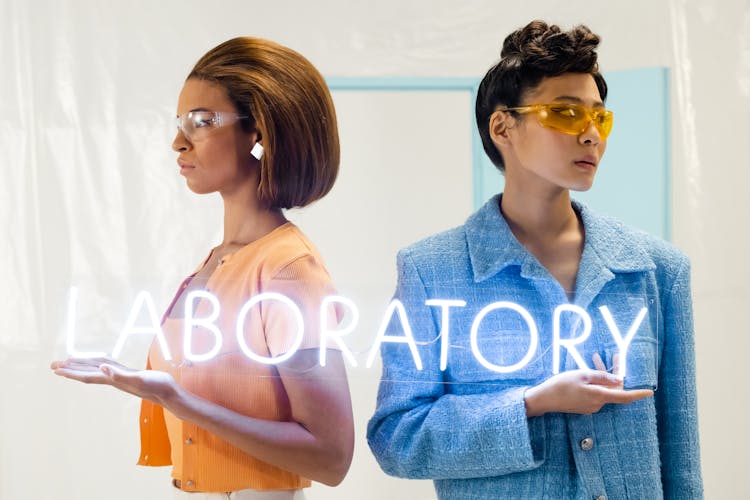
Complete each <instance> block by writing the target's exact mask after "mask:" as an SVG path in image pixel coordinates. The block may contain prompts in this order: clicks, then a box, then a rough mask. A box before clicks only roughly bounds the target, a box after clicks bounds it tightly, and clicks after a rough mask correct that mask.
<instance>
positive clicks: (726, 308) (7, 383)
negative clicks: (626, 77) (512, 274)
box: [0, 0, 750, 500]
mask: <svg viewBox="0 0 750 500" xmlns="http://www.w3.org/2000/svg"><path fill="white" fill-rule="evenodd" d="M217 5H218V6H217ZM533 18H543V19H547V20H549V21H554V22H556V23H558V24H561V25H563V26H565V27H570V26H571V25H573V24H576V23H579V22H583V23H586V24H588V25H589V26H590V27H591V28H592V29H594V30H595V31H596V32H598V33H599V34H600V35H601V36H602V38H603V45H602V47H601V50H600V55H601V67H602V69H603V70H605V71H615V70H619V69H629V68H636V67H646V66H655V65H659V66H667V67H669V68H670V74H671V76H672V82H671V83H672V88H671V94H672V151H671V157H672V185H673V191H672V199H673V206H672V216H673V219H672V234H673V240H674V242H675V243H676V244H677V245H678V246H679V247H681V248H682V249H683V250H685V251H686V252H687V253H688V255H690V257H691V258H692V261H693V283H694V300H695V310H696V321H697V350H698V351H697V353H698V385H699V409H700V426H701V440H702V453H703V467H704V480H705V484H706V493H707V497H708V498H717V497H725V496H730V495H733V496H742V495H741V493H742V492H744V486H743V483H742V482H741V481H739V480H738V478H741V477H742V474H745V473H746V470H747V469H748V466H750V461H749V460H748V458H747V452H746V450H747V449H750V436H748V433H747V432H744V429H745V426H746V421H747V416H746V412H747V411H748V410H750V401H749V399H750V398H749V397H748V391H747V389H745V388H744V383H743V382H744V373H745V370H744V362H745V358H746V353H747V352H750V336H748V329H747V326H746V322H745V318H744V314H743V313H744V309H745V307H746V304H747V302H748V300H750V285H748V282H750V271H749V270H748V267H747V266H746V265H745V261H746V256H747V255H750V238H748V236H747V234H746V227H747V222H746V221H747V217H748V214H749V213H750V210H749V208H750V202H748V200H750V169H749V168H748V167H750V162H749V161H748V152H749V150H750V146H749V145H748V141H747V138H748V137H750V2H748V1H747V0H725V1H721V2H720V1H719V0H713V1H709V0H706V1H692V2H688V1H686V0H669V1H664V2H652V1H647V0H634V1H631V2H628V3H617V4H612V3H606V2H598V3H592V2H588V1H583V0H568V1H564V2H563V1H552V0H547V1H543V2H534V4H533V6H531V3H529V5H528V6H521V5H520V3H515V2H514V3H505V2H504V3H500V2H497V1H496V0H482V1H479V0H477V1H472V2H455V1H447V0H438V1H428V0H424V1H403V0H400V1H396V0H382V1H381V2H378V3H377V4H371V3H370V2H364V1H348V2H345V1H343V0H338V1H333V0H325V1H318V2H294V1H292V0H277V1H275V2H272V3H260V2H248V1H241V0H233V1H223V2H215V3H214V5H213V6H211V7H209V6H208V4H207V3H206V2H197V1H177V0H166V1H162V2H159V3H156V2H146V1H144V0H133V1H131V2H128V3H124V2H123V3H114V2H96V1H93V0H37V1H34V2H27V1H23V0H0V61H1V62H2V68H3V78H2V79H0V172H2V174H3V175H2V179H3V182H1V183H0V228H2V229H1V230H2V231H4V232H5V237H4V238H3V239H2V242H1V243H0V248H1V249H2V253H0V257H1V258H2V267H1V268H0V269H2V274H1V275H0V276H2V278H4V281H5V284H6V286H5V287H3V288H2V292H0V317H2V318H3V320H2V322H0V499H2V500H5V499H7V500H15V499H25V498H38V499H47V498H50V499H51V498H70V499H84V500H85V499H95V498H96V499H98V498H102V497H105V495H106V496H107V497H109V498H121V499H130V498H145V499H150V498H155V499H156V498H165V496H168V495H169V486H168V484H167V483H168V481H167V477H168V470H167V469H166V468H162V469H150V468H142V467H136V466H135V465H134V462H135V460H136V456H137V429H136V425H135V423H136V415H137V401H134V400H133V399H132V398H129V397H128V396H126V395H122V394H117V393H115V392H114V391H111V390H106V388H97V387H84V386H82V385H79V384H74V383H70V382H68V383H66V382H65V381H62V380H57V379H55V378H54V377H53V376H52V375H51V374H50V373H49V371H48V369H47V366H48V364H49V361H50V360H51V359H54V358H56V357H60V356H62V355H64V340H63V334H64V326H65V325H64V322H65V306H66V300H67V293H68V288H69V287H70V285H72V284H76V285H77V286H79V287H80V289H81V299H80V300H81V305H80V309H79V315H80V322H81V326H80V337H81V338H80V341H81V345H82V346H89V347H92V348H97V350H98V348H102V349H103V350H110V351H111V346H112V345H113V343H114V340H115V337H116V334H117V332H119V330H120V329H121V328H122V325H123V323H124V319H125V317H126V316H127V312H128V309H129V308H130V306H131V304H132V300H133V298H134V297H135V294H136V293H137V291H138V290H141V289H147V290H149V291H151V292H152V293H153V294H154V295H155V297H156V298H157V304H158V305H160V306H163V305H165V304H166V302H167V301H168V300H169V297H170V295H171V293H172V292H173V290H174V288H175V287H176V286H177V284H178V283H179V281H180V280H181V278H182V277H183V276H184V275H185V274H186V273H187V272H190V271H191V270H192V268H193V267H194V266H195V264H196V263H197V262H198V261H199V259H201V258H202V257H203V256H204V254H205V253H206V250H207V249H209V248H210V247H211V246H213V245H215V244H216V243H217V242H218V241H219V237H220V234H221V233H220V231H221V228H220V215H219V206H218V203H217V200H216V199H215V198H213V197H197V196H195V195H192V194H191V193H189V192H188V190H187V189H186V188H185V187H184V185H183V182H182V179H181V178H180V177H179V175H177V171H176V165H175V162H174V154H173V153H172V152H171V151H170V149H169V144H170V143H171V134H172V130H171V128H170V125H171V119H170V117H171V116H173V115H174V110H175V103H176V96H177V93H178V92H179V89H180V86H181V84H182V81H183V79H184V76H185V75H186V73H187V71H188V70H189V69H190V67H191V66H192V64H193V63H194V62H195V60H196V59H197V58H198V57H199V56H200V55H201V54H202V53H204V52H205V51H206V50H207V49H209V48H210V47H212V46H214V45H215V44H217V43H218V42H221V41H223V40H225V39H227V38H230V37H232V36H236V35H254V36H262V37H267V38H270V39H273V40H276V41H278V42H280V43H283V44H286V45H288V46H290V47H292V48H295V49H297V50H299V51H300V52H302V53H303V54H305V55H306V56H307V57H308V58H310V60H311V61H312V62H313V63H314V64H316V65H317V66H318V68H319V69H320V70H321V72H322V73H323V74H324V75H325V76H327V77H334V76H398V77H409V76H437V77H479V76H481V75H482V74H483V73H484V71H485V70H486V69H487V67H489V65H490V64H492V63H493V62H494V61H495V60H496V59H497V57H498V56H499V47H500V44H501V42H502V39H503V37H504V36H505V35H506V34H507V33H509V32H510V31H511V30H513V29H515V28H516V27H518V26H521V25H523V24H525V23H526V22H528V21H529V20H531V19H533ZM334 99H335V101H336V105H337V109H338V113H339V118H340V125H341V139H342V154H343V163H342V173H341V179H340V182H339V183H338V184H337V186H336V188H335V189H334V191H333V192H332V193H331V195H330V197H329V198H326V199H324V200H322V201H321V202H320V203H318V204H316V205H313V206H312V207H310V208H309V210H306V211H303V212H302V213H299V214H297V213H293V214H291V217H292V218H293V219H294V220H296V221H299V223H300V224H301V225H302V227H303V228H304V229H306V230H307V232H308V233H310V235H311V237H312V238H313V239H314V241H316V242H317V243H318V245H319V246H320V247H321V250H322V252H323V254H324V256H325V258H326V260H327V261H328V264H329V267H330V268H331V271H332V273H333V275H334V278H335V279H336V281H337V284H338V285H339V288H340V290H341V291H342V292H343V293H345V294H348V295H350V296H352V297H353V298H354V299H355V300H356V301H357V302H358V303H359V304H361V307H362V308H363V315H364V316H363V320H362V321H363V322H362V324H363V332H364V333H363V335H364V336H365V337H366V335H367V332H368V330H367V324H368V322H369V323H370V324H371V323H373V322H375V321H376V320H374V319H372V318H373V317H374V316H375V315H377V314H380V312H381V311H382V310H383V305H384V304H385V302H386V301H387V299H388V295H389V294H390V292H391V290H392V287H393V281H394V275H395V270H394V269H393V263H394V256H395V250H396V249H397V248H399V247H401V246H403V245H405V244H406V243H408V242H410V241H413V240H416V239H418V238H420V237H421V236H423V235H425V234H428V233H431V232H435V231H437V230H439V229H442V228H447V227H450V226H452V225H455V224H458V223H460V222H461V221H462V220H463V219H464V218H465V216H466V215H467V214H468V213H469V211H470V207H471V198H470V195H471V179H470V177H469V176H470V157H469V156H470V152H469V151H470V150H469V148H470V145H469V140H470V138H469V132H470V130H469V128H468V123H467V122H468V119H467V115H468V113H467V112H466V111H465V107H468V106H471V104H472V103H470V102H468V99H467V98H465V97H464V96H462V95H461V94H435V93H432V94H408V93H403V94H402V93H371V94H370V95H363V94H356V95H355V94H348V93H346V92H336V93H335V95H334ZM644 119H646V120H647V119H648V117H644ZM446 144H449V145H450V146H449V147H447V148H446V147H445V145H446ZM633 147H634V148H637V147H638V145H633ZM363 254H365V255H367V256H369V257H371V258H372V259H374V260H373V264H372V265H370V266H368V267H363V266H362V265H361V263H360V261H359V257H360V256H361V255H363ZM367 315H370V319H368V318H367ZM362 344H363V345H364V346H365V348H366V347H367V346H369V342H368V341H367V339H366V338H365V339H364V341H363V342H362ZM125 355H126V357H127V358H128V359H129V360H131V361H132V362H133V363H137V362H141V360H142V357H143V346H139V345H137V343H136V342H134V343H132V344H129V345H128V351H127V352H126V353H125ZM350 375H351V377H352V387H353V390H354V400H355V413H356V415H355V417H356V425H357V437H358V441H357V449H356V451H355V460H354V463H353V465H352V470H351V472H350V474H349V476H348V477H347V479H346V480H345V481H344V483H343V484H342V485H341V486H340V487H338V488H336V489H329V488H323V487H320V486H318V485H316V486H315V487H314V488H313V490H312V491H311V492H310V493H309V495H308V496H309V497H310V498H312V499H315V498H362V499H377V498H391V499H394V500H395V499H416V498H431V497H434V495H433V493H432V489H431V487H430V485H429V483H424V482H412V481H405V480H397V479H391V478H387V477H386V476H385V475H384V474H382V473H381V472H380V471H379V470H378V469H377V466H376V465H375V463H374V461H373V459H372V458H371V457H370V454H369V451H368V450H367V448H366V446H365V444H364V432H365V422H366V420H367V418H369V415H370V413H371V411H372V408H373V406H374V398H375V393H374V390H375V382H376V380H375V379H376V377H377V371H376V370H375V369H374V368H373V369H372V370H371V371H367V372H365V371H362V370H359V371H358V370H353V371H352V372H351V373H350Z"/></svg>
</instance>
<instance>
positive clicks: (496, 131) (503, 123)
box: [489, 109, 516, 146]
mask: <svg viewBox="0 0 750 500" xmlns="http://www.w3.org/2000/svg"><path fill="white" fill-rule="evenodd" d="M515 122H516V121H515V118H513V116H512V115H511V114H510V113H509V112H508V111H503V110H500V109H499V110H497V111H495V112H494V113H492V115H491V116H490V127H489V130H490V138H491V139H492V142H494V143H495V145H496V146H500V145H501V144H502V145H506V144H508V142H509V140H510V139H509V133H508V132H509V131H510V129H512V128H513V126H514V125H515Z"/></svg>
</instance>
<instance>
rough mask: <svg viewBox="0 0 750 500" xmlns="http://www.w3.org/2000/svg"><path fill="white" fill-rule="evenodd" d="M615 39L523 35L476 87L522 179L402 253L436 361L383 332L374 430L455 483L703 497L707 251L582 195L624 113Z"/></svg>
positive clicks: (402, 278) (475, 494) (498, 144)
mask: <svg viewBox="0 0 750 500" xmlns="http://www.w3.org/2000/svg"><path fill="white" fill-rule="evenodd" d="M598 44H599V37H598V36H597V35H596V34H594V33H592V32H591V31H590V30H589V29H588V28H587V27H585V26H577V27H575V28H573V29H572V30H569V31H563V30H561V29H560V28H559V27H558V26H555V25H551V26H550V25H547V24H546V23H544V22H542V21H534V22H532V23H530V24H528V25H527V26H525V27H523V28H520V29H518V30H517V31H515V32H513V33H512V34H510V35H509V36H508V37H507V38H506V39H505V43H504V44H503V49H502V55H501V59H500V61H499V62H498V63H497V64H496V65H495V66H493V67H492V68H491V69H490V70H489V71H488V72H487V74H486V75H485V77H484V79H483V80H482V82H481V84H480V86H479V90H478V94H477V101H476V119H477V126H478V127H479V132H480V134H481V138H482V143H483V146H484V149H485V151H486V152H487V154H488V156H489V157H490V158H491V159H492V161H493V162H494V164H495V165H496V166H497V167H498V168H499V169H500V170H501V171H502V172H503V173H504V175H505V189H504V192H503V193H502V194H499V195H497V196H495V197H493V198H491V199H490V200H489V201H488V202H487V203H486V204H485V205H484V206H483V207H482V208H480V209H479V210H478V211H477V212H476V213H475V214H473V215H472V216H471V217H469V219H468V220H467V221H466V223H465V224H464V225H463V226H460V227H458V228H456V229H452V230H449V231H446V232H444V233H441V234H438V235H435V236H432V237H430V238H427V239H426V240H423V241H421V242H419V243H416V244H414V245H412V246H410V247H408V248H406V249H404V250H402V251H401V252H400V253H399V258H398V266H399V274H398V276H399V282H398V288H397V290H396V298H397V299H399V300H400V301H401V302H402V303H403V304H404V307H405V310H406V311H407V312H408V318H409V321H410V324H411V329H412V331H413V332H414V337H415V338H416V340H417V342H420V343H421V344H422V349H421V350H420V351H419V354H420V356H421V363H422V366H423V367H422V368H421V369H417V368H416V366H415V361H414V360H413V359H412V357H413V354H412V352H411V351H410V350H409V349H407V348H406V346H403V344H401V343H395V342H391V343H384V344H383V347H382V349H381V352H382V356H383V366H384V367H383V377H382V380H381V384H380V391H379V395H378V404H377V409H376V412H375V415H374V416H373V417H372V419H371V420H370V423H369V426H368V439H369V444H370V447H371V449H372V451H373V453H374V454H375V456H376V457H377V459H378V461H379V463H380V465H381V466H382V468H383V469H384V470H385V471H386V472H388V473H390V474H393V475H396V476H401V477H409V478H430V479H433V480H434V481H435V488H436V490H437V493H438V496H439V497H440V498H441V499H459V498H461V499H464V498H465V499H469V498H471V499H474V500H476V499H496V498H508V499H521V498H523V499H532V498H533V499H536V498H556V499H557V498H559V499H568V498H570V499H581V500H583V499H591V498H599V499H605V498H609V499H615V498H617V499H625V498H639V499H640V498H644V499H645V498H648V499H652V498H662V497H666V498H673V499H688V498H690V499H692V498H702V482H701V472H700V454H699V447H698V426H697V412H696V396H695V365H694V352H693V348H694V341H693V323H692V312H691V311H692V306H691V299H690V267H689V263H688V260H687V258H686V257H685V256H684V255H683V254H682V253H681V252H680V251H679V250H677V249H676V248H674V247H673V246H672V245H670V244H668V243H666V242H664V241H661V240H659V239H657V238H654V237H652V236H649V235H647V234H645V233H642V232H640V231H636V230H633V229H631V228H628V227H626V226H624V225H623V224H621V223H619V222H617V221H615V220H613V219H611V218H608V217H604V216H602V215H599V214H597V213H596V212H593V211H592V210H590V209H588V208H587V207H585V206H584V205H582V204H581V203H578V202H576V201H573V200H571V197H570V191H571V190H574V191H585V190H587V189H589V188H591V186H592V184H593V182H594V177H595V175H596V173H597V170H598V169H599V167H600V161H601V159H602V156H603V155H604V151H605V149H606V141H607V137H608V135H609V133H610V131H611V129H612V124H613V115H612V113H611V112H610V111H608V110H607V109H606V108H605V106H604V102H605V100H606V98H607V86H606V83H605V81H604V78H603V77H602V75H601V74H600V73H599V69H598V65H597V54H596V48H597V46H598ZM447 299H455V300H454V301H453V302H449V301H448V300H447ZM441 311H442V312H441ZM524 312H526V313H528V314H527V315H526V316H524V315H523V314H520V313H524ZM480 320H481V321H480ZM393 323H394V325H392V327H393V328H394V329H396V330H398V325H397V324H396V323H398V322H393ZM398 334H399V332H393V333H391V335H398Z"/></svg>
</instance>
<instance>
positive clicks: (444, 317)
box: [66, 287, 648, 377]
mask: <svg viewBox="0 0 750 500" xmlns="http://www.w3.org/2000/svg"><path fill="white" fill-rule="evenodd" d="M77 300H78V289H77V288H75V287H72V288H71V291H70V297H69V300H68V318H67V334H66V349H67V353H68V355H69V356H71V357H79V358H88V357H105V356H107V353H105V352H88V351H79V350H77V349H76V348H75V318H76V306H77ZM198 300H206V301H207V302H208V304H209V305H210V309H211V310H210V313H209V314H208V315H207V316H204V317H196V316H195V304H196V302H197V301H198ZM265 301H278V302H281V303H282V304H283V305H284V306H286V308H287V309H288V310H289V313H290V314H291V316H292V317H293V318H294V323H295V324H296V328H295V330H294V341H293V342H292V344H291V346H290V347H289V349H288V350H287V351H286V352H285V353H284V354H282V355H280V356H275V357H269V356H262V355H260V354H258V353H256V352H254V351H253V350H252V349H251V348H250V346H248V344H247V341H246V339H245V337H244V327H245V323H246V321H247V315H248V313H249V312H250V310H251V309H252V308H253V307H254V306H256V305H258V304H260V303H262V302H265ZM334 304H339V305H341V306H342V307H344V308H346V309H347V310H348V311H349V317H350V320H349V321H348V322H347V324H345V325H343V326H342V325H339V326H338V327H337V328H335V329H331V328H329V325H328V322H327V315H326V311H327V310H328V309H329V307H330V306H331V305H334ZM425 305H426V306H429V307H439V308H440V335H439V338H440V370H441V371H445V370H446V369H447V367H448V352H449V347H450V331H449V325H450V311H451V308H457V307H465V306H466V301H464V300H458V299H429V300H426V301H425ZM144 310H145V312H146V316H147V318H148V321H149V324H148V325H145V326H143V325H141V326H138V325H136V321H137V318H138V317H139V316H140V314H141V312H142V311H144ZM499 310H508V311H512V312H514V313H516V314H518V315H519V316H520V318H521V319H522V320H523V322H524V323H525V324H526V327H527V331H528V336H529V345H528V349H527V350H526V353H525V354H524V356H523V357H522V358H521V359H520V360H518V361H517V362H515V363H513V364H510V365H498V364H495V363H493V362H491V361H489V360H488V359H487V358H486V357H485V356H484V354H483V352H482V346H481V343H480V342H479V329H480V326H481V324H482V322H483V321H484V320H485V318H486V317H487V315H488V314H490V313H491V312H493V311H499ZM220 311H221V305H220V303H219V300H218V299H217V298H216V296H214V295H213V294H211V293H209V292H207V291H204V290H194V291H191V292H190V293H188V295H187V297H186V299H185V315H184V319H183V355H184V357H185V359H186V360H189V361H193V362H202V361H208V360H210V359H212V358H213V357H215V356H216V355H217V354H218V353H219V352H220V351H221V347H222V344H223V339H224V337H223V334H222V332H221V331H220V329H219V327H218V326H217V325H216V324H215V322H216V320H217V319H218V318H219V313H220ZM319 311H320V314H319V318H320V324H319V327H320V346H319V363H320V365H321V366H325V365H326V353H327V346H328V345H329V344H330V343H334V344H335V345H336V346H337V347H338V348H339V349H340V350H341V353H342V355H343V356H344V358H345V359H346V360H347V361H348V362H349V364H350V365H351V366H352V367H356V366H357V365H358V363H357V360H356V358H355V356H354V353H352V351H351V350H350V349H349V347H348V346H347V345H346V343H345V342H344V339H343V337H345V336H346V335H349V334H351V333H352V332H353V331H354V330H355V329H356V327H357V325H358V323H359V309H358V308H357V306H356V304H355V303H354V302H353V301H352V300H350V299H348V298H346V297H341V296H328V297H325V298H324V299H323V300H322V301H321V304H320V309H319ZM563 313H570V314H575V315H577V316H578V317H579V318H580V320H581V321H582V322H583V332H582V333H581V334H580V335H578V336H577V337H573V338H563V337H561V335H560V333H561V332H560V330H561V316H562V315H563ZM599 313H600V314H601V316H602V318H603V320H604V322H605V324H606V325H607V328H608V330H609V333H610V335H611V336H612V338H613V340H614V341H615V344H616V345H617V347H618V349H619V356H620V363H619V368H618V373H617V375H619V376H621V377H624V376H625V373H626V367H627V351H628V347H629V346H630V344H631V342H632V341H633V339H634V338H635V334H636V332H637V331H638V329H639V328H640V326H641V324H642V323H643V321H644V319H645V318H646V316H647V315H648V309H647V308H646V307H642V308H641V309H640V310H639V311H638V312H637V314H636V315H635V318H634V319H633V320H632V321H631V323H630V326H629V327H628V329H627V331H626V333H625V335H623V334H622V333H621V330H620V328H619V327H618V325H617V323H616V322H615V319H614V317H613V316H612V313H611V311H610V310H609V308H608V307H607V306H601V307H599ZM157 318H158V316H157V314H156V307H155V306H154V300H153V298H152V297H151V295H150V294H149V293H148V292H146V291H142V292H140V293H139V294H138V295H137V296H136V298H135V301H134V302H133V306H132V307H131V309H130V313H129V315H128V318H127V320H126V322H125V326H124V327H123V329H122V331H121V332H120V334H119V336H118V338H117V341H116V343H115V346H114V348H113V350H112V357H113V358H117V357H118V356H119V355H120V353H121V352H122V349H123V346H124V345H125V343H126V341H127V340H128V338H129V337H130V336H132V335H144V334H146V335H154V336H155V337H156V340H157V342H158V343H159V347H160V348H161V351H162V355H163V357H164V359H165V360H168V361H169V360H171V359H172V354H171V353H170V351H169V347H168V345H167V342H166V339H165V337H164V332H163V331H162V328H161V325H160V323H159V321H158V319H157ZM552 318H553V319H552V372H553V373H554V374H557V373H560V359H561V351H562V349H563V348H564V349H565V350H566V351H567V352H568V354H569V355H570V356H571V358H572V359H573V360H574V361H575V363H576V364H577V365H578V367H579V368H582V369H590V368H589V366H588V365H587V364H586V362H585V361H584V359H583V357H582V356H581V354H580V353H579V352H578V348H577V346H579V345H580V344H582V343H584V342H585V341H586V340H587V339H588V338H589V336H590V334H591V329H592V321H591V317H590V316H589V314H588V312H587V311H586V310H585V309H583V308H581V307H579V306H576V305H574V304H560V305H558V306H557V307H556V308H555V309H554V311H553V315H552ZM394 319H395V320H397V321H398V323H399V324H400V327H401V331H402V332H403V335H389V334H387V333H386V332H387V329H388V325H389V324H390V323H391V321H393V320H394ZM195 327H201V328H203V329H205V330H206V331H208V332H210V334H211V336H212V338H213V346H212V347H211V348H210V349H209V350H208V351H206V352H203V353H196V352H194V351H193V330H194V329H195ZM304 331H305V324H304V317H303V315H302V311H301V310H300V308H299V307H298V306H297V304H295V303H294V301H292V300H291V299H289V298H288V297H286V296H284V295H282V294H279V293H273V292H266V293H261V294H258V295H255V296H253V297H251V298H250V299H249V300H248V301H247V302H245V303H244V304H243V306H242V308H241V309H240V310H239V312H238V314H237V318H236V322H235V331H234V334H235V336H236V340H237V343H238V345H239V347H240V349H241V350H242V352H243V354H244V355H245V356H247V357H248V358H249V359H251V360H253V361H256V362H258V363H263V364H268V365H277V364H279V363H282V362H284V361H286V360H288V359H289V358H291V357H292V356H294V354H295V353H296V352H297V350H298V349H299V347H300V345H301V344H302V340H303V337H304ZM469 340H470V345H471V351H472V354H473V355H474V358H475V359H476V360H477V362H478V363H479V364H481V365H482V366H483V367H485V368H486V369H487V370H490V371H492V372H496V373H512V372H515V371H518V370H521V369H522V368H524V367H525V366H526V365H527V364H528V363H529V362H530V361H531V360H532V358H533V356H534V353H535V352H536V351H537V347H538V345H539V330H538V328H537V325H536V322H535V321H534V318H533V317H532V316H531V314H530V313H529V311H528V310H526V309H525V308H524V307H523V306H521V305H520V304H517V303H515V302H509V301H498V302H493V303H491V304H488V305H487V306H485V307H484V308H483V309H481V310H480V311H479V312H478V313H477V315H476V316H475V317H474V320H473V322H472V325H471V330H470V339H469ZM385 343H394V344H406V346H407V347H408V349H409V351H410V354H411V357H412V360H413V361H414V366H415V368H416V369H417V370H422V369H423V365H422V359H421V357H420V355H419V350H418V348H417V345H418V342H417V341H416V340H415V338H414V334H413V331H412V328H411V325H410V323H409V318H408V315H407V312H406V308H405V307H404V305H403V304H402V303H401V301H399V300H398V299H393V300H392V301H391V302H390V303H389V304H388V307H387V308H386V311H385V313H384V314H383V319H382V321H381V323H380V326H379V328H378V330H377V334H376V336H375V340H374V342H373V344H372V346H371V348H370V350H369V353H368V356H367V361H366V363H365V366H366V367H367V368H370V367H371V366H372V365H373V363H374V361H375V357H376V355H377V352H378V350H379V349H380V347H381V345H382V344H385Z"/></svg>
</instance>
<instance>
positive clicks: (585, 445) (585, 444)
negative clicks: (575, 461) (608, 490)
mask: <svg viewBox="0 0 750 500" xmlns="http://www.w3.org/2000/svg"><path fill="white" fill-rule="evenodd" d="M593 447H594V440H593V438H583V439H582V440H581V449H582V450H583V451H589V450H590V449H591V448H593ZM597 500H598V499H597Z"/></svg>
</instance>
